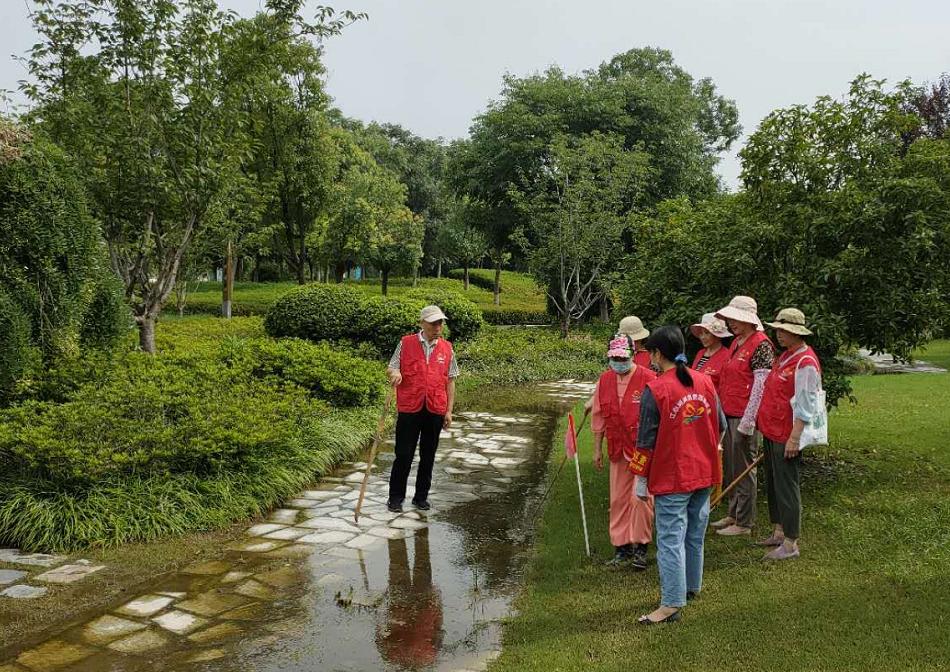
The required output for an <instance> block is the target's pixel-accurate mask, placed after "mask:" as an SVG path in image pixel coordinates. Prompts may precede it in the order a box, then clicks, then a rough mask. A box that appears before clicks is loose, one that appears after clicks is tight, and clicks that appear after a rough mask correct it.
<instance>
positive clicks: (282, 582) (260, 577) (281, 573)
mask: <svg viewBox="0 0 950 672" xmlns="http://www.w3.org/2000/svg"><path fill="white" fill-rule="evenodd" d="M306 578H307V577H306V576H305V575H304V572H303V571H302V570H301V569H300V568H297V567H281V568H280V569H275V570H273V571H270V572H263V573H261V574H255V575H254V580H256V581H260V582H261V583H265V584H267V585H268V586H273V587H274V588H289V587H290V586H294V585H297V584H298V583H303V582H304V581H305V580H306Z"/></svg>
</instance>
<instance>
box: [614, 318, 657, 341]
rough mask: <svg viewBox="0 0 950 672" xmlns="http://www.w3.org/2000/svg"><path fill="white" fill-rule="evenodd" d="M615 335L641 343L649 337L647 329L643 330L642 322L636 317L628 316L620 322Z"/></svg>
mask: <svg viewBox="0 0 950 672" xmlns="http://www.w3.org/2000/svg"><path fill="white" fill-rule="evenodd" d="M617 333H618V334H623V335H624V336H629V337H630V338H631V339H632V340H634V341H642V340H643V339H644V338H646V337H647V336H649V335H650V331H649V329H644V327H643V322H641V321H640V318H639V317H637V316H636V315H628V316H627V317H625V318H623V319H622V320H620V328H619V329H618V330H617Z"/></svg>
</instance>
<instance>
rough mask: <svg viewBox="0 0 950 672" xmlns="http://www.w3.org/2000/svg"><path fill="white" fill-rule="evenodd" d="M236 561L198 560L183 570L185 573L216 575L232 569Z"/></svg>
mask: <svg viewBox="0 0 950 672" xmlns="http://www.w3.org/2000/svg"><path fill="white" fill-rule="evenodd" d="M233 566H234V563H231V562H224V561H223V560H211V561H209V562H196V563H194V564H191V565H188V566H187V567H185V568H184V569H183V570H181V571H182V572H184V573H185V574H197V575H199V576H214V575H216V574H224V573H225V572H226V571H228V570H229V569H231V567H233Z"/></svg>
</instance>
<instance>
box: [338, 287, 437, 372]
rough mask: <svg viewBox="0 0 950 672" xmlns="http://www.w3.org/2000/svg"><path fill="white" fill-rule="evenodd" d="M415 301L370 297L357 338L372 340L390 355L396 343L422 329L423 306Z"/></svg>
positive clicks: (361, 317)
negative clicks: (419, 325)
mask: <svg viewBox="0 0 950 672" xmlns="http://www.w3.org/2000/svg"><path fill="white" fill-rule="evenodd" d="M421 307H422V306H421V305H418V306H417V305H416V304H415V303H414V302H412V301H406V300H405V299H393V298H389V297H386V296H373V297H366V298H365V299H364V304H363V312H362V314H361V315H360V322H359V325H358V330H357V331H356V332H355V333H354V334H353V338H354V340H368V341H371V342H372V343H373V345H375V346H376V348H377V350H379V352H380V354H381V355H383V356H385V357H388V356H389V352H391V351H392V349H393V348H395V347H396V343H397V342H398V341H399V339H400V338H402V337H403V336H405V335H406V334H409V333H412V332H413V331H416V330H417V329H418V324H419V309H420V308H421Z"/></svg>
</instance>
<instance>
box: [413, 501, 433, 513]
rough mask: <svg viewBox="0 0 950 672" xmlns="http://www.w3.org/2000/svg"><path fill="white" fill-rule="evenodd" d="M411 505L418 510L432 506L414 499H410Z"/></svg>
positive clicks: (424, 509) (425, 509)
mask: <svg viewBox="0 0 950 672" xmlns="http://www.w3.org/2000/svg"><path fill="white" fill-rule="evenodd" d="M412 505H413V506H414V507H416V508H417V509H419V510H420V511H428V510H429V509H431V508H432V505H431V504H429V502H417V501H416V500H412Z"/></svg>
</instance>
